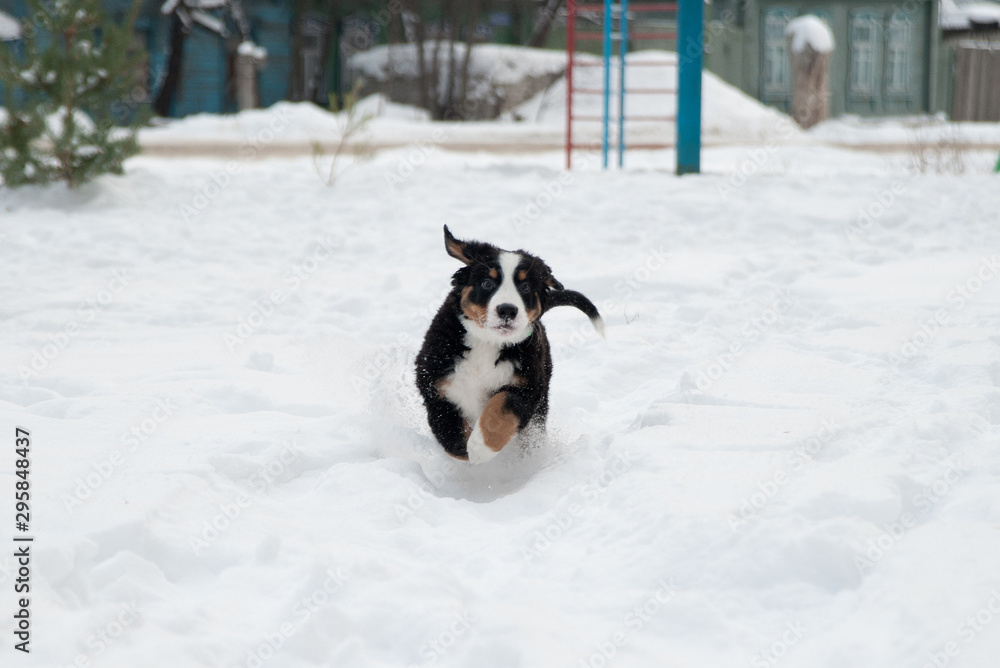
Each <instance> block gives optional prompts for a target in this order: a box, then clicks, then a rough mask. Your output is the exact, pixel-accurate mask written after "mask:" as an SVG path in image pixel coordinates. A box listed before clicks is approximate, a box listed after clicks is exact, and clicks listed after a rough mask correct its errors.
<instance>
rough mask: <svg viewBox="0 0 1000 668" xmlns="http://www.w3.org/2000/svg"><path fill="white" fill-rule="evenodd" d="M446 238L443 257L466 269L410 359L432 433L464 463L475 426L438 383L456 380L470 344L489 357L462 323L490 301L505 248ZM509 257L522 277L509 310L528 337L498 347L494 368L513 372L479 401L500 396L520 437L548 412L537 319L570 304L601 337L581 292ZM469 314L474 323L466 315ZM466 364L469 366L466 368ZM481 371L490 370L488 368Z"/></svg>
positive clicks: (544, 350)
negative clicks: (522, 320)
mask: <svg viewBox="0 0 1000 668" xmlns="http://www.w3.org/2000/svg"><path fill="white" fill-rule="evenodd" d="M444 233H445V247H446V249H447V251H448V253H449V254H450V255H452V257H455V258H456V259H459V260H461V261H462V262H464V263H466V266H464V267H462V268H461V269H459V270H458V271H456V272H455V274H454V275H453V276H452V280H451V282H452V290H451V292H450V293H449V295H448V297H447V298H446V299H445V301H444V304H442V306H441V308H440V309H439V310H438V312H437V315H436V316H435V317H434V320H433V321H432V322H431V325H430V328H429V329H428V330H427V334H426V336H425V337H424V342H423V346H422V347H421V349H420V353H419V354H418V355H417V359H416V371H417V379H416V380H417V388H418V389H419V391H420V394H421V396H422V397H423V400H424V405H425V407H426V409H427V421H428V423H429V425H430V427H431V431H433V433H434V436H435V437H436V438H437V440H438V441H439V442H440V443H441V445H442V446H443V447H444V449H445V450H446V451H447V452H448V453H449V454H451V455H452V456H454V457H458V458H461V459H465V458H467V457H468V455H469V451H468V449H467V444H468V440H469V436H468V432H469V430H470V429H471V428H473V427H475V424H470V422H472V421H473V419H474V417H475V416H473V415H463V412H462V409H461V407H460V405H459V403H461V402H459V403H456V402H455V401H453V400H452V399H453V398H455V397H449V396H444V392H443V391H442V389H441V387H442V383H448V382H450V380H449V379H454V377H455V372H456V368H457V367H458V365H459V364H460V363H462V362H463V361H465V360H466V356H467V355H469V354H470V353H471V351H472V347H470V345H469V341H471V342H472V345H473V346H479V345H484V346H485V347H484V348H482V349H481V350H482V351H486V352H482V353H481V354H484V355H486V356H487V358H489V356H490V355H492V354H493V353H492V350H493V348H490V347H489V346H488V345H486V344H482V343H479V340H478V339H476V338H475V337H474V336H472V337H469V336H468V330H467V328H466V326H465V325H463V321H465V322H466V323H468V324H469V326H470V327H475V325H474V324H473V320H474V317H475V316H478V315H480V314H481V313H482V312H483V309H487V308H488V307H489V305H490V304H491V302H490V300H491V298H492V297H493V295H494V294H495V293H496V292H497V290H498V289H499V287H500V283H501V282H502V281H503V280H504V279H505V278H506V277H504V276H503V275H502V270H501V267H500V257H501V254H503V253H504V252H505V251H503V250H501V249H499V248H497V247H495V246H493V245H491V244H485V243H482V242H475V241H472V242H464V241H459V240H457V239H455V238H454V237H453V236H452V235H451V233H450V232H449V231H448V227H447V226H445V228H444ZM515 253H516V254H517V255H520V256H521V261H520V262H519V263H518V265H517V270H516V271H515V272H513V273H514V274H515V275H516V276H520V275H521V274H522V272H523V274H524V280H523V281H517V282H516V285H517V293H518V296H519V297H520V299H521V303H517V304H514V305H516V306H517V307H518V308H523V309H524V313H525V317H526V318H528V321H529V325H528V327H530V334H529V335H528V336H527V338H525V339H523V340H521V341H519V342H516V343H511V344H509V345H502V346H501V347H499V349H498V351H497V353H496V358H495V361H493V362H492V365H493V368H494V369H495V368H496V367H497V366H498V365H500V364H502V363H504V362H510V363H511V366H512V368H513V373H512V375H511V376H510V378H509V382H505V383H504V384H502V385H500V386H499V387H495V388H493V387H490V389H489V390H488V392H486V393H485V394H484V395H483V396H494V395H496V394H497V393H499V392H506V393H507V394H506V398H505V399H504V401H503V411H504V412H506V413H508V414H511V415H513V416H515V417H516V419H517V430H518V432H520V431H521V430H523V429H525V428H526V427H527V426H528V425H529V424H535V425H539V426H544V424H545V420H546V417H547V415H548V408H549V401H548V392H549V380H550V378H551V377H552V357H551V355H550V353H549V343H548V338H547V337H546V334H545V327H544V326H543V325H542V323H541V320H540V319H541V316H542V315H543V314H544V313H545V312H546V311H548V310H549V309H551V308H554V307H556V306H574V307H576V308H578V309H580V310H581V311H583V312H584V313H585V314H586V315H587V316H588V317H589V318H591V321H592V322H593V323H594V326H595V327H596V328H598V330H599V331H602V332H603V321H602V320H601V316H600V314H599V313H598V311H597V308H596V307H595V306H594V305H593V304H592V303H591V302H590V300H589V299H587V298H586V297H584V296H583V295H582V294H580V293H579V292H574V291H572V290H565V289H564V288H563V286H562V284H561V283H560V282H559V281H557V280H556V279H555V277H553V276H552V271H551V269H550V268H549V267H548V265H546V264H545V262H543V261H542V260H541V259H540V258H538V257H536V256H534V255H531V254H530V253H526V252H525V251H515ZM498 276H499V278H497V277H498ZM511 280H514V279H511ZM508 289H509V288H508ZM463 292H467V294H466V297H465V304H466V307H467V308H468V311H466V310H464V309H463ZM503 294H505V295H506V294H508V293H503ZM494 308H495V306H494ZM470 313H471V314H472V315H473V316H474V317H473V318H470ZM487 313H488V311H487ZM522 331H523V330H522ZM469 366H470V367H471V366H472V365H471V363H470V365H469ZM486 366H487V369H489V365H488V364H487V365H486ZM463 373H465V374H466V375H465V376H464V381H465V383H466V385H468V384H469V382H471V381H470V380H469V379H470V378H476V376H469V375H468V374H469V372H468V371H463ZM484 375H485V374H484ZM455 391H456V392H457V390H455ZM463 396H464V395H463ZM498 401H499V400H498ZM472 403H475V402H474V401H473V402H472ZM466 410H468V409H466ZM479 410H482V409H481V408H480V409H479Z"/></svg>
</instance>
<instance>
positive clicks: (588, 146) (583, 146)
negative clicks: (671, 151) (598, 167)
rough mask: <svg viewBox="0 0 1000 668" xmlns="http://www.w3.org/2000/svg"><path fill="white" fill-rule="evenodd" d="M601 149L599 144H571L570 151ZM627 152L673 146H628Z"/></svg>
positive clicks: (671, 146) (672, 146)
mask: <svg viewBox="0 0 1000 668" xmlns="http://www.w3.org/2000/svg"><path fill="white" fill-rule="evenodd" d="M601 148H602V146H601V144H573V145H572V146H570V149H585V150H590V151H600V150H601ZM628 148H629V150H632V149H639V150H647V151H648V150H652V149H659V148H674V144H629V145H628Z"/></svg>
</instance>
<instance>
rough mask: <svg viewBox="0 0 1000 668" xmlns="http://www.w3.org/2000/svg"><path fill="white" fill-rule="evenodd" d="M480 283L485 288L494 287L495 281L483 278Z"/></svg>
mask: <svg viewBox="0 0 1000 668" xmlns="http://www.w3.org/2000/svg"><path fill="white" fill-rule="evenodd" d="M480 285H481V286H482V288H483V290H492V289H493V281H492V280H490V279H488V278H485V279H483V282H482V283H481V284H480Z"/></svg>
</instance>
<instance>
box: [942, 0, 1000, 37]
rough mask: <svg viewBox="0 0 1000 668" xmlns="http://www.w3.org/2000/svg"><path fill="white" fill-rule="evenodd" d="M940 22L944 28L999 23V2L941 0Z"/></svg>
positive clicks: (994, 24) (960, 28)
mask: <svg viewBox="0 0 1000 668" xmlns="http://www.w3.org/2000/svg"><path fill="white" fill-rule="evenodd" d="M940 24H941V27H942V28H943V29H944V30H970V29H972V28H974V27H976V26H991V25H992V26H996V25H1000V4H997V3H995V2H983V1H982V0H941V18H940Z"/></svg>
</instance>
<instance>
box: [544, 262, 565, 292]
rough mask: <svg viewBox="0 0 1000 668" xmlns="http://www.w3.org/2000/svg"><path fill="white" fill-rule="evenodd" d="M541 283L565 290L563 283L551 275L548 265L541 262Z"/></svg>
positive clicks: (554, 288)
mask: <svg viewBox="0 0 1000 668" xmlns="http://www.w3.org/2000/svg"><path fill="white" fill-rule="evenodd" d="M542 283H544V284H545V285H547V286H548V287H550V288H552V289H553V290H565V289H566V288H564V287H563V284H562V283H560V282H559V281H557V280H556V277H555V276H553V275H552V269H551V268H549V265H547V264H545V263H544V262H543V263H542Z"/></svg>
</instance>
